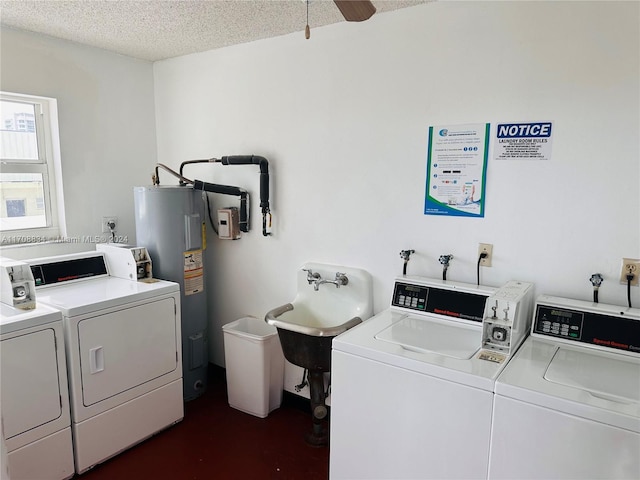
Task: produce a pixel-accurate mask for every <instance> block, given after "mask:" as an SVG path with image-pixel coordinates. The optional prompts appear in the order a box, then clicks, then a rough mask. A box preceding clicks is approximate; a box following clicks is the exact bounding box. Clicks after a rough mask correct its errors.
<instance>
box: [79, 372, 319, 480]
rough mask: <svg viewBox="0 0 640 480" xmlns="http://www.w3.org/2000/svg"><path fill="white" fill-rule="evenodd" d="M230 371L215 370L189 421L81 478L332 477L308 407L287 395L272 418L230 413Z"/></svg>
mask: <svg viewBox="0 0 640 480" xmlns="http://www.w3.org/2000/svg"><path fill="white" fill-rule="evenodd" d="M226 388H227V387H226V380H225V377H224V370H223V369H221V368H219V367H212V368H211V369H210V375H209V386H208V389H207V392H206V393H205V394H204V395H202V396H201V397H199V398H197V399H195V400H192V401H190V402H187V403H186V404H185V415H184V420H183V421H182V422H180V423H178V424H177V425H174V426H173V427H171V428H169V429H167V430H165V431H163V432H160V433H159V434H157V435H155V436H154V437H152V438H150V439H148V440H146V441H144V442H143V443H141V444H139V445H137V446H135V447H133V448H131V449H129V450H127V451H125V452H123V453H121V454H120V455H118V456H116V457H114V458H112V459H110V460H107V461H106V462H104V463H102V464H100V465H98V466H96V467H94V468H93V469H92V470H89V471H88V472H86V473H84V474H82V475H79V476H76V477H74V480H114V479H117V480H127V479H172V480H173V479H175V480H181V479H209V480H212V479H221V480H225V479H238V480H245V479H247V480H250V479H291V480H298V479H301V480H316V479H318V480H319V479H322V480H325V479H327V478H328V477H329V449H328V447H319V448H316V447H311V446H309V445H307V444H306V443H305V441H304V434H305V433H306V432H308V431H310V430H311V414H310V413H309V403H308V401H302V400H301V399H300V398H299V397H297V396H295V395H292V394H287V393H285V396H284V398H283V403H282V406H281V407H280V408H279V409H277V410H274V411H273V412H271V413H270V414H269V416H268V417H267V418H258V417H254V416H252V415H249V414H246V413H243V412H240V411H238V410H235V409H233V408H231V407H230V406H229V404H228V402H227V390H226Z"/></svg>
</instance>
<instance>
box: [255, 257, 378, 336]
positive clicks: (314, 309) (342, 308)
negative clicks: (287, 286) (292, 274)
mask: <svg viewBox="0 0 640 480" xmlns="http://www.w3.org/2000/svg"><path fill="white" fill-rule="evenodd" d="M305 270H311V271H312V272H313V273H317V274H319V275H320V277H321V278H320V279H318V280H317V281H316V282H314V283H313V284H309V282H308V275H309V273H308V272H307V271H305ZM338 272H340V273H342V274H344V275H345V276H346V277H347V279H348V283H347V284H346V285H340V286H339V287H338V286H336V285H335V284H334V283H322V281H327V280H328V281H330V282H331V281H335V279H336V273H338ZM315 283H318V285H317V287H318V288H317V290H316V289H315V288H314V287H315ZM297 289H298V291H297V293H296V297H295V299H294V300H293V301H292V302H290V303H287V304H285V305H281V306H280V307H277V308H274V309H273V310H271V311H269V312H268V313H267V315H266V316H265V321H266V322H267V323H269V324H270V325H273V326H275V327H277V328H281V329H285V330H289V331H293V332H298V333H303V334H305V335H311V336H317V337H333V336H336V335H339V334H340V333H342V332H344V331H346V330H348V329H349V328H351V327H353V326H355V325H357V324H358V323H360V322H362V321H363V320H366V319H367V318H369V317H371V315H372V313H373V295H372V283H371V276H370V275H369V273H367V272H366V271H364V270H361V269H359V268H351V267H345V266H342V265H326V264H321V263H307V264H305V265H303V266H302V267H301V268H300V270H299V271H298V273H297Z"/></svg>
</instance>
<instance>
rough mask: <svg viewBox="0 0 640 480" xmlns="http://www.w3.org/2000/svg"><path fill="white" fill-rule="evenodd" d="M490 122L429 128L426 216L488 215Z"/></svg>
mask: <svg viewBox="0 0 640 480" xmlns="http://www.w3.org/2000/svg"><path fill="white" fill-rule="evenodd" d="M488 144H489V124H488V123H486V124H485V123H479V124H471V125H448V126H437V127H429V146H428V148H427V182H426V183H427V185H426V188H425V202H424V213H425V215H451V216H462V217H484V189H485V183H486V170H487V157H488V155H489V148H488Z"/></svg>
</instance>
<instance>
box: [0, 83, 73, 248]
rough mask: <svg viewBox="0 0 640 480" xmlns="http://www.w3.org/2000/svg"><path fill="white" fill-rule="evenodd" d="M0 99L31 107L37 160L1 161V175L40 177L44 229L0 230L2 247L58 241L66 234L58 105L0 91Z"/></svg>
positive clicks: (29, 96)
mask: <svg viewBox="0 0 640 480" xmlns="http://www.w3.org/2000/svg"><path fill="white" fill-rule="evenodd" d="M0 99H2V100H7V101H10V102H18V103H27V104H31V105H33V106H34V112H35V123H36V138H37V142H38V157H39V158H38V159H37V160H15V159H5V158H1V159H0V162H1V163H2V168H1V170H2V173H40V174H42V178H43V190H44V207H45V216H46V222H47V223H46V226H45V227H37V228H25V229H19V230H17V229H16V230H1V231H0V236H1V244H2V245H16V244H27V243H40V242H47V241H55V240H58V239H60V238H62V237H64V235H65V234H66V229H65V224H64V223H65V222H64V201H63V197H62V166H61V163H62V162H61V156H60V135H59V129H58V103H57V100H56V99H55V98H48V97H39V96H34V95H24V94H20V93H9V92H2V91H0Z"/></svg>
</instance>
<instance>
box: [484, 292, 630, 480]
mask: <svg viewBox="0 0 640 480" xmlns="http://www.w3.org/2000/svg"><path fill="white" fill-rule="evenodd" d="M534 315H535V316H534V318H533V322H532V326H531V328H532V329H531V336H530V337H529V338H528V339H527V340H526V341H525V342H524V344H523V345H522V347H521V348H520V350H519V351H518V353H517V354H516V355H515V357H514V358H513V359H512V360H511V361H510V362H509V364H508V365H507V367H506V368H505V369H504V371H503V372H502V374H501V375H500V376H499V377H498V381H497V382H496V398H495V404H494V415H493V417H494V421H493V428H492V446H491V455H490V468H489V478H490V479H510V480H512V479H518V478H527V479H544V480H549V479H576V480H577V479H585V478H589V479H605V478H606V479H635V480H637V479H638V478H640V309H638V308H627V307H618V306H614V305H605V304H598V303H589V302H583V301H578V300H571V299H566V298H560V297H553V296H546V295H544V296H540V297H538V298H537V300H536V305H535V313H534Z"/></svg>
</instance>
